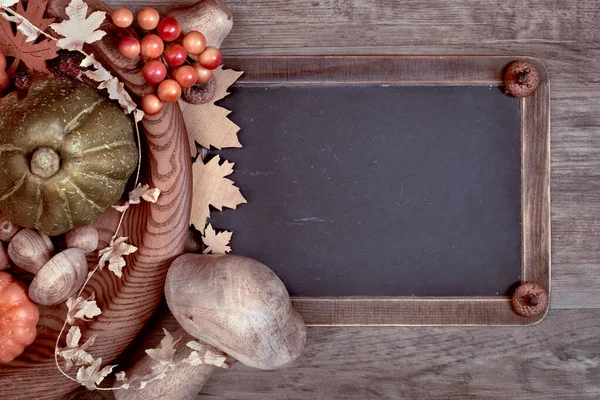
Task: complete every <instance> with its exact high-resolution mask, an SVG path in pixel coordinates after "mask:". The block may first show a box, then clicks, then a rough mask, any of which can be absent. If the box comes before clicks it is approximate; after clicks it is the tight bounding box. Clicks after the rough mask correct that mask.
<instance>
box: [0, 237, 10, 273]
mask: <svg viewBox="0 0 600 400" xmlns="http://www.w3.org/2000/svg"><path fill="white" fill-rule="evenodd" d="M8 267H10V260H9V259H8V254H7V253H6V249H5V248H4V243H2V242H0V271H2V270H5V269H7V268H8Z"/></svg>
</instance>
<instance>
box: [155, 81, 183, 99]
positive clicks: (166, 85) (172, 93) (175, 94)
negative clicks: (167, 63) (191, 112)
mask: <svg viewBox="0 0 600 400" xmlns="http://www.w3.org/2000/svg"><path fill="white" fill-rule="evenodd" d="M156 92H157V94H158V98H159V99H161V100H162V101H164V102H165V103H175V102H176V101H177V100H179V99H180V98H181V85H179V83H177V81H174V80H173V79H167V80H164V81H162V82H161V83H160V85H158V89H157V91H156Z"/></svg>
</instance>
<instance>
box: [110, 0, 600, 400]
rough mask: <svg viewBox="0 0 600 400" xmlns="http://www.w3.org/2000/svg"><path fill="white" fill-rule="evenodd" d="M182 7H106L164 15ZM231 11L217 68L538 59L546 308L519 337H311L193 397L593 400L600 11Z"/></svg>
mask: <svg viewBox="0 0 600 400" xmlns="http://www.w3.org/2000/svg"><path fill="white" fill-rule="evenodd" d="M191 2H192V1H189V0H187V1H186V0H177V1H171V2H169V1H165V0H144V1H139V0H135V1H124V0H111V1H108V3H109V4H110V5H112V6H117V5H123V4H125V3H126V4H127V6H129V7H131V8H133V9H139V8H140V7H142V6H144V5H153V6H155V7H157V8H159V9H160V10H161V11H166V9H167V8H168V7H167V6H166V5H165V4H168V3H169V4H173V3H191ZM227 4H228V6H229V8H230V10H231V11H232V13H233V16H234V27H233V30H232V32H231V34H230V35H229V37H228V38H227V39H226V40H225V42H224V43H223V51H224V54H225V58H224V62H225V65H227V55H233V54H240V55H241V54H250V55H253V54H290V55H293V54H303V55H304V54H311V55H323V54H435V55H438V54H439V55H442V54H471V55H483V54H487V55H511V56H517V55H529V56H534V57H537V58H539V59H541V60H542V61H543V62H544V63H545V64H546V66H547V67H548V70H549V72H550V79H551V93H552V104H551V107H552V189H551V191H552V274H553V277H552V295H551V310H550V313H549V314H548V316H547V318H546V319H545V320H544V321H543V322H542V323H541V324H539V325H537V326H534V327H529V328H427V327H415V328H387V327H386V328H359V327H352V328H310V329H309V335H308V343H307V346H306V350H305V352H304V354H303V355H302V356H301V358H300V359H299V360H298V361H297V362H295V363H294V364H293V365H292V366H290V367H289V368H286V369H283V370H279V371H273V372H265V371H256V370H251V369H250V368H246V367H244V366H236V368H234V369H233V370H232V371H223V372H218V373H216V374H215V375H214V376H213V377H212V378H211V379H210V380H209V382H208V383H207V385H206V386H205V387H204V389H203V390H202V393H201V394H200V395H199V396H198V398H197V400H201V399H202V400H203V399H236V400H238V399H239V400H241V399H243V400H253V399H256V400H272V399H318V400H326V399H357V400H364V399H409V398H410V399H471V398H472V399H517V398H524V399H544V400H545V399H554V398H556V399H598V398H600V132H599V131H600V94H599V92H600V4H599V2H597V1H594V0H580V1H567V0H563V1H560V0H552V1H551V0H546V1H544V0H528V1H525V0H521V1H513V0H505V1H500V0H487V1H472V0H454V1H446V0H413V1H396V0H385V1H384V0H379V1H378V0H295V1H294V0H262V1H259V0H229V1H227ZM242 138H243V136H242ZM167 325H169V323H167Z"/></svg>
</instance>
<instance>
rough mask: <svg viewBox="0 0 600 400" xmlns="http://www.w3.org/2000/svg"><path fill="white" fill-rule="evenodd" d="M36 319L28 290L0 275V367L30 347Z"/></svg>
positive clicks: (34, 333)
mask: <svg viewBox="0 0 600 400" xmlns="http://www.w3.org/2000/svg"><path fill="white" fill-rule="evenodd" d="M39 319H40V313H39V310H38V308H37V306H36V305H35V303H34V302H32V301H31V300H29V297H28V296H27V286H25V284H23V283H21V282H17V281H15V280H14V279H13V277H12V275H10V274H9V273H7V272H0V364H4V363H9V362H11V361H12V360H14V359H15V358H17V357H18V356H19V355H20V354H21V353H23V351H24V350H25V347H27V346H29V345H30V344H31V343H33V341H34V340H35V336H36V325H37V323H38V320H39Z"/></svg>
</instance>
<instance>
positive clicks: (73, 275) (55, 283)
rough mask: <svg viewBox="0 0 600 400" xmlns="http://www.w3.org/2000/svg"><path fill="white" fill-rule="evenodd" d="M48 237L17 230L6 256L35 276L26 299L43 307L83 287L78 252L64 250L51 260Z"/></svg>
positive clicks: (82, 263)
mask: <svg viewBox="0 0 600 400" xmlns="http://www.w3.org/2000/svg"><path fill="white" fill-rule="evenodd" d="M53 251H54V246H53V245H52V242H51V241H50V238H49V237H48V236H46V235H44V234H43V233H38V232H36V231H34V230H32V229H23V230H21V231H19V233H17V234H16V235H15V237H14V238H13V239H12V241H11V242H10V244H9V245H8V255H9V257H10V259H11V260H12V262H13V263H14V264H15V265H16V266H18V267H19V268H21V269H24V270H25V271H27V272H30V273H32V274H35V277H34V278H33V281H31V285H30V286H29V297H30V298H31V300H33V301H35V302H36V303H38V304H43V305H47V306H51V305H56V304H59V303H62V302H63V301H65V300H66V299H68V298H69V297H70V296H72V295H73V294H74V293H75V292H77V290H79V289H80V288H81V286H83V283H84V282H85V278H86V276H87V272H88V264H87V259H86V257H85V253H84V252H83V250H81V249H77V248H74V249H66V250H64V251H62V252H60V253H58V254H56V255H55V256H54V257H52V253H53Z"/></svg>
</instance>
